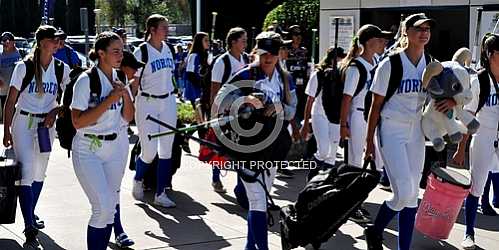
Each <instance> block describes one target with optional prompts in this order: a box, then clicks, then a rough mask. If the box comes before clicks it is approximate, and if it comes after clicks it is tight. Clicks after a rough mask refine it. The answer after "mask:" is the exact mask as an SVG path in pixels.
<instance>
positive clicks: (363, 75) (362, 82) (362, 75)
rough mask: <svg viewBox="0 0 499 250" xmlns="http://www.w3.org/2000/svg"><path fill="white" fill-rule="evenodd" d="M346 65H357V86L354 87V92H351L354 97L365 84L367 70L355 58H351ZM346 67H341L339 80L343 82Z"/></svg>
mask: <svg viewBox="0 0 499 250" xmlns="http://www.w3.org/2000/svg"><path fill="white" fill-rule="evenodd" d="M348 66H353V67H357V70H358V71H359V81H358V82H357V87H356V88H355V92H354V93H353V96H352V98H353V97H356V96H357V95H358V94H359V93H360V92H361V91H362V89H363V88H364V87H365V86H366V81H367V70H366V67H364V64H362V62H360V61H359V60H357V59H353V60H352V61H351V62H350V64H349V65H348ZM347 69H348V67H344V68H342V69H341V71H340V73H341V80H342V81H343V82H345V73H346V70H347Z"/></svg>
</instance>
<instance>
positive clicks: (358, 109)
mask: <svg viewBox="0 0 499 250" xmlns="http://www.w3.org/2000/svg"><path fill="white" fill-rule="evenodd" d="M356 110H357V111H362V112H364V109H363V108H356Z"/></svg>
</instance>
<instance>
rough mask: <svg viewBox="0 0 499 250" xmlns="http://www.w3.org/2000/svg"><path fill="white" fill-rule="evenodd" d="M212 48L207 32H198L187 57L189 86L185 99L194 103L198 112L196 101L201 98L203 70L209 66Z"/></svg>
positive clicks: (187, 85) (193, 105) (186, 88)
mask: <svg viewBox="0 0 499 250" xmlns="http://www.w3.org/2000/svg"><path fill="white" fill-rule="evenodd" d="M209 48H210V39H209V38H208V34H207V33H205V32H198V33H196V35H194V41H193V43H192V48H191V50H190V51H189V56H188V57H187V67H186V70H185V71H186V76H187V84H186V86H185V92H184V98H185V99H187V100H189V101H190V102H191V103H192V107H193V108H194V110H196V105H195V102H196V99H198V98H199V97H201V91H202V90H201V87H202V82H201V81H202V79H201V68H202V67H207V65H208V49H209Z"/></svg>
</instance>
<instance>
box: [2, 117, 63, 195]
mask: <svg viewBox="0 0 499 250" xmlns="http://www.w3.org/2000/svg"><path fill="white" fill-rule="evenodd" d="M30 119H31V122H30ZM43 120H44V118H37V117H31V118H30V117H28V116H27V115H21V114H20V111H19V109H17V111H16V113H15V114H14V118H13V121H12V131H11V133H12V142H13V147H14V152H15V154H16V158H17V161H19V162H21V164H22V167H21V174H22V177H21V185H22V186H31V184H32V183H33V181H37V182H43V181H44V180H45V176H46V175H45V173H46V171H47V166H48V162H49V156H50V152H47V153H40V147H39V146H38V133H37V130H36V129H37V127H38V123H39V122H42V121H43ZM30 123H31V128H30ZM49 135H50V142H51V143H53V142H54V137H55V127H52V128H50V129H49Z"/></svg>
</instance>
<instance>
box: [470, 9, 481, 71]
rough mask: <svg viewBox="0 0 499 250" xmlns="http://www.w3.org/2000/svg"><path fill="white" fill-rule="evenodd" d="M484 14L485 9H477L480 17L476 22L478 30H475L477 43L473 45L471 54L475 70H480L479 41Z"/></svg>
mask: <svg viewBox="0 0 499 250" xmlns="http://www.w3.org/2000/svg"><path fill="white" fill-rule="evenodd" d="M482 12H483V8H482V7H479V8H478V9H477V13H478V17H477V20H476V30H475V41H474V43H473V51H472V54H471V63H472V64H474V65H475V69H477V68H478V60H477V59H478V41H479V39H480V27H481V24H482Z"/></svg>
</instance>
